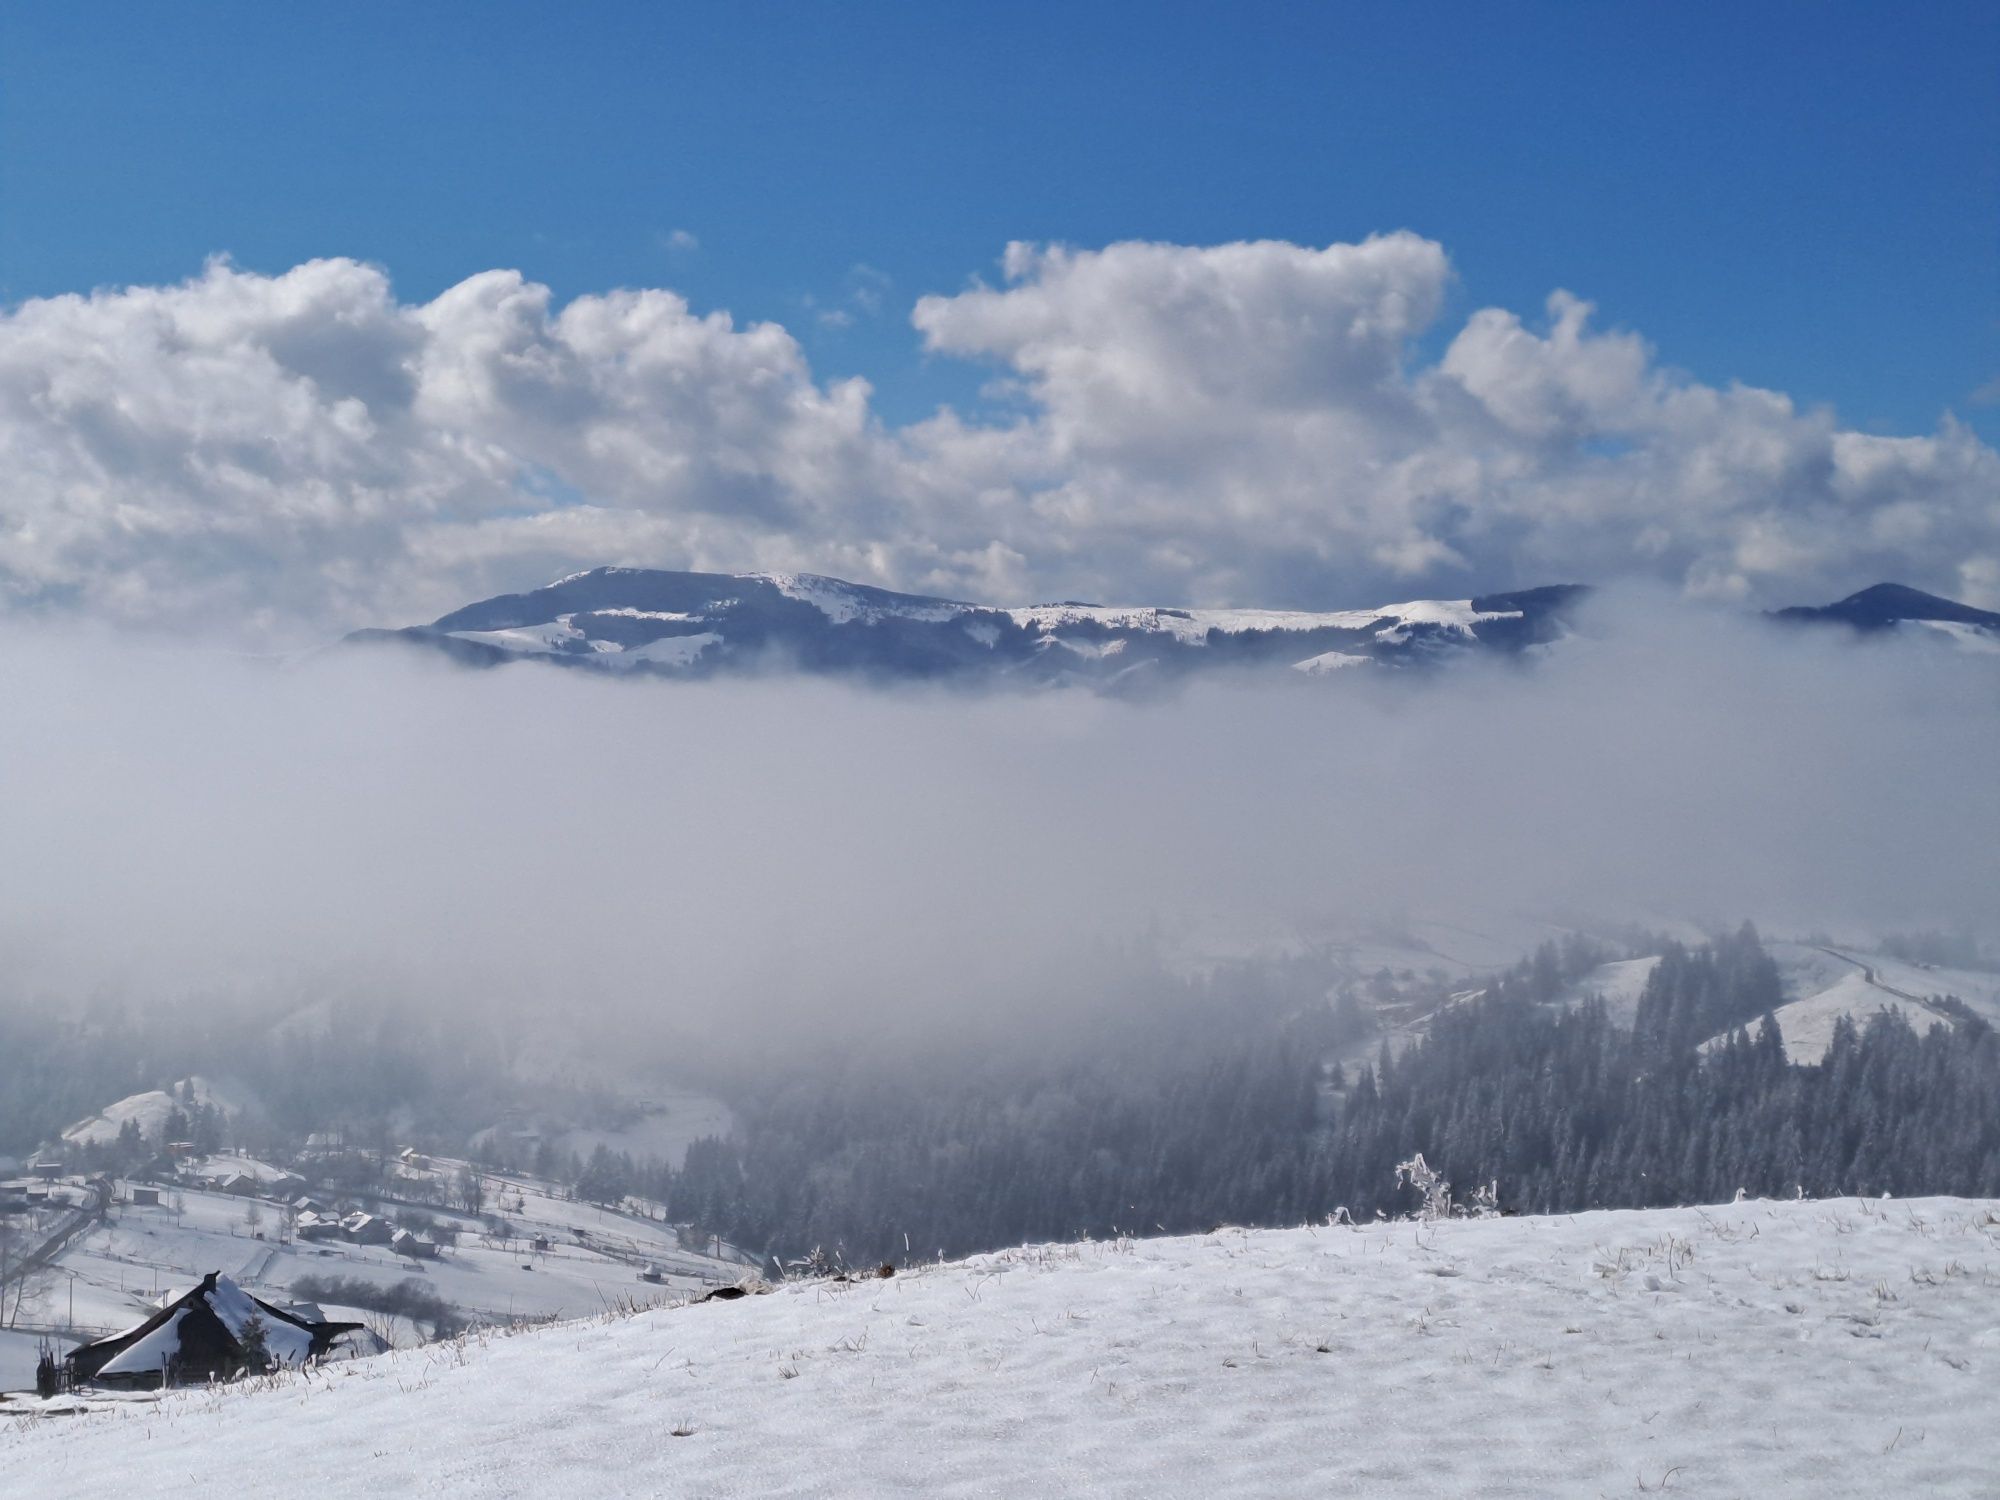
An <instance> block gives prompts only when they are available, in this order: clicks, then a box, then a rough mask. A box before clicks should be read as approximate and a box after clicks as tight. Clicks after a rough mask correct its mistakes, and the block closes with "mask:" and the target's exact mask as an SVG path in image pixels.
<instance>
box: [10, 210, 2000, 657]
mask: <svg viewBox="0 0 2000 1500" xmlns="http://www.w3.org/2000/svg"><path fill="white" fill-rule="evenodd" d="M1450 279H1451V268H1450V264H1449V261H1448V259H1447V257H1446V255H1445V252H1444V249H1443V248H1442V247H1441V246H1439V245H1437V244H1435V243H1433V242H1431V241H1428V240H1425V239H1422V238H1420V237H1418V236H1415V235H1412V234H1407V233H1401V234H1390V235H1381V236H1376V237H1374V238H1371V239H1369V240H1367V241H1364V242H1362V243H1360V244H1354V245H1332V246H1327V247H1324V248H1311V247H1304V246H1299V245H1293V244H1287V243H1282V242H1265V243H1246V244H1231V245H1220V246H1212V247H1188V246H1180V245H1167V244H1142V243H1129V244H1116V245H1111V246H1108V247H1105V248H1103V249H1099V250H1073V249H1067V248H1062V247H1038V246H1028V245H1016V246H1012V247H1010V248H1009V250H1008V252H1007V254H1006V257H1005V259H1004V261H1003V279H1002V280H1001V282H1000V284H999V285H997V286H986V285H974V286H972V287H970V288H968V289H967V290H964V291H961V292H959V293H957V294H955V295H949V296H930V297H925V298H923V299H921V300H920V301H919V302H918V303H917V304H916V307H915V311H914V322H915V325H916V330H917V333H918V336H919V337H921V339H922V340H923V342H924V344H925V346H926V347H927V348H928V349H929V350H931V351H933V352H934V353H935V354H937V355H939V356H945V357H952V358H959V359H968V360H975V361H980V362H984V363H986V364H987V365H988V366H989V367H991V369H992V370H993V372H994V377H995V378H994V380H993V381H992V383H991V385H990V387H989V397H990V399H989V400H987V401H986V402H983V403H982V404H981V405H980V407H979V408H978V409H977V410H974V411H968V412H960V411H952V410H947V409H940V410H939V411H938V412H937V413H936V414H935V415H933V416H932V417H930V418H928V419H926V420H923V421H920V422H917V423H914V424H911V425H908V426H903V427H891V426H888V425H886V424H885V423H884V422H883V421H882V420H881V419H880V418H879V416H878V415H877V414H876V412H875V410H874V407H873V399H872V392H871V390H870V388H869V386H868V385H867V383H866V382H865V381H862V380H858V379H853V380H839V381H829V380H822V379H820V378H818V377H816V376H815V374H814V372H813V371H812V369H811V368H810V366H809V364H808V362H807V360H806V357H805V355H804V352H803V350H802V349H801V348H800V346H799V344H798V342H797V341H796V340H795V339H794V338H793V337H792V336H791V334H790V333H788V332H787V331H786V330H785V329H784V328H782V327H780V326H778V325H776V324H771V323H753V324H749V325H743V326H739V325H738V324H736V323H735V322H734V321H733V320H732V319H731V318H730V317H729V316H728V315H727V314H725V313H706V314H704V313H699V312H697V311H695V310H694V309H692V308H690V307H689V305H688V304H687V302H686V301H685V300H684V299H683V298H681V297H679V296H678V295H676V294H674V293H672V292H670V291H664V290H640V291H620V292H612V293H607V294H604V295H600V296H585V297H579V298H577V299H575V300H574V301H572V302H569V303H568V304H566V305H560V306H558V305H557V304H556V303H555V302H554V300H553V298H552V296H551V294H550V292H549V290H548V289H547V288H546V287H543V286H539V285H537V284H535V283H532V282H529V281H527V280H525V279H524V278H522V277H521V276H520V275H519V274H517V273H514V272H509V271H489V272H484V273H481V274H479V275H476V276H473V277H471V278H469V279H468V280H466V281H464V282H462V283H460V284H459V285H458V286H455V287H452V288H450V289H449V290H447V291H446V292H444V293H443V294H442V295H440V296H438V297H437V298H436V299H434V300H433V301H430V302H428V303H424V304H410V303H405V302H402V301H400V300H399V299H398V298H397V297H396V295H395V293H394V291H393V289H392V287H391V285H390V283H389V280H388V278H387V276H386V274H385V273H384V272H383V271H381V270H380V269H378V268H375V267H372V266H367V265H362V264H359V263H356V262H352V261H345V260H328V261H316V262H312V263H309V264H307V265H302V266H299V267H297V268H295V269H294V270H291V271H288V272H286V273H284V274H282V275H278V276H265V275H259V274H255V273H252V272H248V271H243V270H240V269H237V268H235V267H232V266H230V265H229V264H227V263H225V262H216V263H214V264H211V265H210V266H209V267H207V268H206V269H205V270H204V271H203V272H202V274H201V275H199V276H197V277H195V278H193V279H192V280H190V281H188V282H186V283H183V284H181V285H178V286H171V287H135V288H129V289H118V290H108V291H100V292H97V293H93V294H91V295H89V296H65V297H54V298H45V299H34V300H30V301H27V302H24V303H21V304H19V305H17V306H15V307H13V308H11V309H9V310H7V311H5V312H0V606H4V607H6V608H8V609H10V610H11V611H13V612H16V613H45V614H66V613H74V614H81V615H86V616H89V617H93V618H98V619H104V620H109V621H112V622H116V623H120V624H125V625H134V626H145V627H177V628H188V629H193V630H197V631H205V632H209V633H213V634H217V635H222V636H227V637H230V638H234V639H238V640H243V641H248V642H282V641H300V640H311V639H315V638H318V637H321V636H324V635H325V634H327V633H330V632H333V631H336V630H340V629H344V628H347V627H350V626H354V625H359V624H376V623H402V622H406V621H408V620H412V619H419V618H426V617H428V616H429V615H431V614H434V613H437V612H440V611H442V610H443V609H446V608H449V607H451V606H454V605H456V604H459V603H462V602H464V601H465V600H466V599H468V598H471V597H475V596H477V595H479V594H482V593H487V592H493V591H496V590H499V589H503V588H518V587H523V586H531V585H533V584H535V583H538V582H541V581H544V580H545V579H546V578H547V577H548V576H552V575H554V574H557V573H561V572H566V571H570V570H572V569H575V568H579V567H587V566H592V565H595V564H598V563H604V562H622V563H637V564H651V565H657V566H666V567H694V568H716V569H740V568H748V567H806V568H813V569H817V570H819V571H824V572H831V573H838V574H842V575H844V576H849V577H854V578H858V579H862V580H866V581H871V582H879V583H884V584H888V585H892V586H900V587H908V588H918V589H926V590H932V591H938V592H945V593H952V594H958V595H963V596H971V597H979V598H991V599H1006V600H1016V599H1026V598H1042V597H1053V596H1058V595H1060V596H1072V597H1074V596H1090V597H1098V598H1114V599H1121V600H1145V601H1146V602H1161V603H1171V602H1187V603H1222V602H1232V603H1304V602H1321V603H1327V604H1360V603H1365V602H1371V601H1375V600H1376V598H1377V596H1378V595H1386V594H1390V593H1394V594H1402V595H1408V594H1413V593H1419V592H1440V593H1463V592H1466V591H1468V590H1471V589H1476V588H1493V587H1501V586H1507V585H1514V584H1527V583H1534V582H1542V581H1552V580H1556V579H1572V578H1584V579H1605V578H1612V577H1618V576H1624V575H1630V574H1642V575H1646V576H1650V577H1654V578H1659V579H1664V580H1666V581H1668V582H1670V583H1672V584H1673V585H1675V586H1677V587H1680V588H1683V589H1685V590H1688V591H1690V592H1694V593H1698V594H1703V595H1708V596H1717V597H1740V598H1745V599H1752V600H1760V601H1761V600H1770V599H1783V600H1792V599H1796V598H1814V597H1818V596H1820V595H1824V594H1828V593H1830V592H1832V591H1835V590H1840V589H1845V588H1847V587H1851V586H1854V585H1857V584H1860V583H1864V582H1871V581H1874V580H1875V579H1877V578H1883V577H1894V578H1898V579H1901V580H1903V581H1907V582H1910V583H1914V584H1917V585H1919V586H1922V587H1929V588H1934V589H1937V590H1939V591H1942V592H1948V593H1955V594H1957V595H1959V596H1961V597H1966V598H1970V599H1973V600H1974V601H1976V602H1983V603H1987V604H2000V455H1996V454H1995V452H1994V451H1993V450H1992V449H1991V448H1989V447H1987V446H1986V445H1984V444H1983V443H1981V442H1980V441H1979V440H1978V439H1977V438H1976V437H1975V436H1974V435H1973V434H1971V433H1970V432H1969V431H1968V430H1967V429H1965V428H1963V427H1961V426H1959V425H1957V424H1955V423H1953V422H1952V421H1951V420H1950V419H1949V418H1946V419H1945V420H1944V422H1943V423H1942V424H1941V426H1940V427H1939V429H1938V430H1937V431H1936V432H1934V433H1931V434H1927V435H1920V436H1907V437H1882V436H1876V435H1873V434H1866V433H1859V432H1853V431H1847V430H1843V429H1842V428H1841V427H1840V426H1839V424H1838V422H1837V421H1836V420H1835V418H1834V416H1833V415H1832V414H1831V413H1830V412H1827V411H1824V410H1801V409H1799V408H1798V407H1797V406H1796V405H1795V404H1794V403H1793V402H1792V401H1791V400H1790V399H1789V398H1787V397H1786V396H1784V395H1783V394H1781V393H1777V392H1771V391H1761V390H1753V389H1747V388H1742V387H1717V386H1711V385H1706V384H1703V383H1701V382H1699V381H1697V380H1695V379H1693V378H1691V377H1688V376H1685V375H1682V374H1679V373H1676V372H1674V371H1672V370H1671V369H1669V368H1666V367H1664V366H1662V365H1661V363H1660V362H1659V361H1658V359H1657V358H1656V356H1655V354H1654V352H1653V350H1652V349H1651V348H1650V347H1649V346H1648V345H1647V344H1646V343H1645V342H1644V341H1643V340H1642V339H1641V338H1639V337H1638V336H1637V335H1635V334H1631V333H1627V332H1619V331H1604V330H1600V329H1598V328H1597V327H1595V326H1594V325H1593V322H1592V313H1591V309H1590V307H1589V306H1588V304H1586V303H1584V302H1582V301H1580V300H1578V299H1576V298H1574V297H1571V296H1568V295H1566V294H1562V293H1558V294H1557V295H1555V296H1554V297H1552V298H1551V299H1550V302H1549V305H1548V308H1547V309H1546V313H1545V315H1544V316H1542V317H1538V318H1536V319H1532V320H1524V319H1523V318H1521V317H1520V316H1518V315H1516V314H1514V313H1512V312H1508V311H1504V310H1500V309H1484V310H1480V311H1477V312H1475V313H1473V314H1472V315H1471V316H1470V317H1469V318H1467V319H1466V320H1465V321H1464V323H1463V326H1461V327H1458V328H1456V329H1446V330H1444V332H1446V333H1448V334H1449V335H1450V338H1449V342H1448V344H1447V346H1446V347H1445V350H1444V353H1443V354H1442V356H1441V357H1439V358H1437V359H1435V360H1424V359H1420V358H1418V357H1417V355H1416V354H1415V353H1414V352H1413V350H1414V348H1415V341H1416V340H1417V338H1418V337H1419V336H1420V335H1423V334H1425V333H1426V332H1428V331H1431V330H1433V329H1434V328H1435V327H1436V324H1437V321H1438V319H1439V317H1440V316H1441V312H1442V309H1443V307H1444V304H1445V295H1446V292H1447V290H1448V288H1449V285H1450ZM867 287H868V290H869V293H870V295H871V296H875V295H879V291H880V284H879V282H878V281H877V280H875V279H873V278H871V279H870V280H869V281H868V283H867Z"/></svg>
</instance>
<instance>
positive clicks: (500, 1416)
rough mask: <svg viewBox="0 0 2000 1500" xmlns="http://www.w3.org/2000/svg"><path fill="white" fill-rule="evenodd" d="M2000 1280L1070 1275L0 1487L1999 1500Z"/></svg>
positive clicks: (432, 1360)
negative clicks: (154, 1483) (293, 1481)
mask: <svg viewBox="0 0 2000 1500" xmlns="http://www.w3.org/2000/svg"><path fill="white" fill-rule="evenodd" d="M1996 1280H2000V1204H1996V1203H1986V1202H1973V1201H1968V1200H1963V1199H1912V1200H1909V1201H1907V1202H1886V1201H1866V1200H1854V1199H1845V1200H1835V1201H1828V1202H1799V1203H1768V1202H1746V1203H1737V1204H1732V1205H1728V1206H1724V1207H1717V1208H1708V1209H1694V1208H1690V1209H1666V1210H1654V1211H1649V1212H1643V1213H1595V1214H1581V1215H1577V1216H1574V1217H1565V1218H1547V1219H1538V1218H1523V1219H1485V1220H1454V1221H1446V1222H1440V1223H1432V1224H1417V1223H1410V1222H1397V1223H1383V1224H1376V1225H1369V1226H1366V1227H1363V1228H1359V1229H1354V1228H1346V1227H1338V1228H1324V1227H1323V1228H1318V1229H1298V1230H1287V1231H1258V1232H1246V1231H1241V1230H1221V1231H1218V1232H1216V1233H1214V1234H1212V1235H1208V1236H1206V1237H1200V1238H1188V1239H1161V1240H1142V1241H1130V1240H1120V1241H1116V1242H1109V1243H1096V1244H1082V1245H1067V1246H1064V1245H1058V1246H1045V1247H1038V1248H1031V1249H1024V1250H1019V1251H1012V1252H1007V1253H1003V1254H998V1255H988V1256H981V1257H979V1258H977V1259H974V1260H970V1261H966V1262H963V1263H958V1264H940V1265H935V1266H930V1267H923V1268H919V1269H917V1270H915V1271H910V1272H905V1273H904V1274H902V1275H898V1276H896V1277H895V1278H893V1279H891V1280H873V1279H870V1280H867V1281H863V1282H858V1283H849V1284H836V1283H826V1282H812V1283H795V1284H790V1285H786V1286H783V1287H781V1288H779V1289H778V1290H776V1291H775V1292H774V1293H773V1294H771V1295H769V1296H753V1297H748V1298H745V1299H742V1300H739V1301H735V1302H727V1303H708V1304H701V1305H690V1306H684V1307H680V1308H675V1309H666V1310H656V1311H652V1312H647V1313H642V1314H640V1315H638V1316H633V1317H616V1316H607V1317H603V1318H599V1319H595V1320H592V1321H588V1322H585V1323H577V1324H566V1325H561V1326H557V1327H554V1328H550V1329H546V1330H541V1331H537V1332H533V1333H527V1334H522V1335H519V1336H516V1337H512V1338H501V1339H491V1340H481V1339H477V1338H475V1339H473V1340H471V1341H469V1342H467V1343H465V1344H463V1345H458V1346H442V1347H433V1348H430V1349H425V1350H415V1351H409V1352H406V1353H400V1354H392V1355H388V1356H385V1357H383V1358H380V1359H374V1360H364V1361H359V1362H356V1363H354V1364H349V1365H344V1366H339V1367H336V1368H333V1369H331V1370H328V1371H326V1372H323V1373H321V1374H317V1375H314V1376H312V1377H310V1378H307V1379H303V1380H298V1379H294V1380H287V1381H281V1382H278V1383H275V1384H273V1385H272V1386H271V1387H270V1388H267V1389H261V1390H247V1389H246V1390H224V1391H216V1392H198V1393H186V1394H174V1395H169V1396H166V1397H164V1398H160V1399H156V1400H146V1401H137V1400H130V1399H128V1400H126V1401H124V1402H122V1403H120V1404H118V1405H116V1406H115V1407H114V1409H112V1410H110V1411H106V1412H102V1413H100V1414H97V1415H86V1416H81V1417H71V1418H69V1419H67V1420H63V1421H38V1420H35V1419H32V1418H23V1419H20V1420H17V1421H15V1422H13V1423H11V1424H8V1425H7V1426H4V1427H0V1463H4V1464H5V1465H6V1467H7V1469H8V1471H9V1472H12V1473H16V1474H22V1475H27V1474H32V1475H34V1476H35V1484H34V1489H35V1493H36V1494H38V1495H44V1496H51V1497H57V1496H69V1495H77V1496H82V1495H100V1494H106V1493H116V1492H122V1491H123V1490H124V1489H126V1488H128V1487H129V1485H130V1484H131V1482H132V1480H133V1477H134V1476H136V1475H140V1474H146V1475H154V1476H165V1475H173V1476H184V1475H185V1476H196V1478H197V1480H198V1488H200V1489H201V1490H202V1491H203V1492H213V1493H218V1494H223V1493H249V1492H251V1491H253V1490H255V1489H259V1488H263V1487H265V1486H267V1485H268V1482H269V1480H270V1476H272V1475H274V1474H287V1475H311V1476H312V1488H313V1490H314V1492H315V1493H316V1494H323V1495H327V1496H343V1495H368V1496H373V1495H384V1494H434V1495H467V1496H471V1495H477V1496H482V1497H484V1496H511V1495H545V1494H549V1493H553V1492H557V1491H561V1492H564V1493H572V1492H573V1493H583V1494H590V1495H598V1496H620V1495H629V1496H639V1495H667V1494H692V1493H698V1494H703V1495H714V1496H806V1495H814V1496H846V1495H853V1496H870V1497H876V1496H883V1495H912V1496H917V1495H921V1496H972V1495H1008V1496H1013V1495H1118V1496H1134V1497H1137V1496H1148V1497H1151V1496H1162V1495H1174V1496H1190V1497H1201V1500H1212V1497H1213V1496H1216V1495H1241V1496H1267V1495H1286V1496H1289V1495H1298V1496H1313V1497H1322V1496H1338V1495H1354V1496H1400V1495H1474V1494H1477V1495H1519V1496H1537V1497H1541V1496H1579V1497H1583V1496H1590V1497H1594V1496H1598V1495H1629V1494H1638V1493H1642V1492H1664V1493H1671V1494H1677V1495H1690V1496H1735V1495H1755V1496H1758V1497H1774V1496H1793V1495H1796V1496H1814V1497H1824V1496H1839V1495H1855V1496H1863V1495H1865V1496H1871V1497H1872V1496H1880V1495H1892V1494H1893V1495H1917V1494H1923V1495H1936V1496H1974V1495H1990V1494H1992V1493H1993V1476H1994V1474H1995V1472H1996V1465H2000V1433H1997V1432H1996V1429H1995V1427H1994V1425H1993V1422H1992V1404H1991V1382H1992V1379H1993V1376H1994V1373H1995V1371H1996V1370H2000V1300H1996V1297H1995V1293H1994V1290H1993V1288H1994V1285H1995V1284H1996ZM59 1404H60V1403H59ZM5 1410H6V1408H0V1412H4V1411H5ZM186 1482H187V1481H185V1480H180V1479H177V1480H176V1483H186Z"/></svg>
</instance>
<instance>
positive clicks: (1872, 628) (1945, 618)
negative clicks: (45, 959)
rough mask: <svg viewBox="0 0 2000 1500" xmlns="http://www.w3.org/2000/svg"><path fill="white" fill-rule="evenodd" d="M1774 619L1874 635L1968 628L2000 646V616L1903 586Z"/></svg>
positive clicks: (1788, 612) (1873, 589)
mask: <svg viewBox="0 0 2000 1500" xmlns="http://www.w3.org/2000/svg"><path fill="white" fill-rule="evenodd" d="M1772 618H1774V619H1778V620H1782V621H1784V622H1785V623H1787V624H1794V625H1846V626H1848V627H1849V628H1851V629H1854V630H1860V631H1866V632H1871V633H1872V632H1876V631H1883V630H1892V629H1895V628H1897V627H1899V626H1902V625H1906V624H1915V625H1918V626H1925V625H1929V626H1941V627H1945V630H1946V633H1948V634H1954V635H1959V634H1960V632H1959V631H1956V630H1952V629H1951V627H1954V626H1957V627H1964V631H1965V632H1967V633H1969V634H1970V635H1971V637H1972V638H1973V639H1974V640H1977V639H1979V638H1983V637H1987V636H1990V637H1991V638H1992V640H1993V641H1994V643H1995V644H1996V645H2000V614H1995V613H1993V612H1992V611H1991V610H1985V609H1974V608H1973V607H1972V606H1971V605H1970V604H1960V603H1959V602H1958V601H1957V600H1955V599H1941V598H1939V597H1938V596H1937V595H1936V594H1926V593H1925V592H1924V591H1923V590H1922V589H1913V588H1910V587H1908V586H1907V585H1905V584H1900V583H1878V584H1875V585H1874V586H1872V587H1870V588H1865V589H1863V590H1861V592H1860V593H1858V594H1849V595H1848V596H1847V597H1846V598H1845V599H1842V600H1841V601H1840V602H1839V603H1837V604H1825V605H1819V606H1812V605H1797V606H1794V607H1793V608H1791V609H1781V610H1777V611H1775V612H1774V614H1773V616H1772ZM1964 638H1965V637H1964V636H1961V639H1964Z"/></svg>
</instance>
